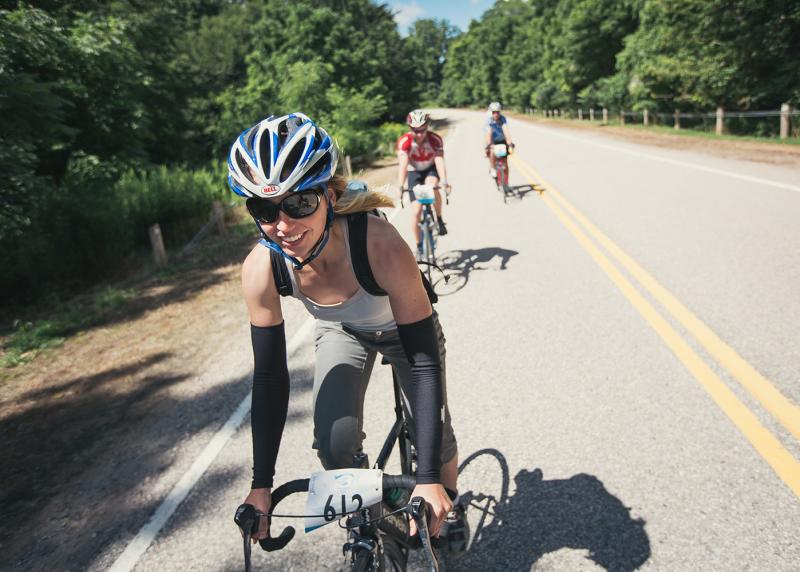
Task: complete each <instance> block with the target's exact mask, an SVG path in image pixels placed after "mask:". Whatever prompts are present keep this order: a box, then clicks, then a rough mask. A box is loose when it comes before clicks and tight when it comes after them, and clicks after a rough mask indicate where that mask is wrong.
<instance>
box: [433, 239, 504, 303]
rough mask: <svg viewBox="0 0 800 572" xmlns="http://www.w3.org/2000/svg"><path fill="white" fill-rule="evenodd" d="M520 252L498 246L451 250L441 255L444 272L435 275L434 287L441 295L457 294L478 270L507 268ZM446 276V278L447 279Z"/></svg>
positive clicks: (440, 260)
mask: <svg viewBox="0 0 800 572" xmlns="http://www.w3.org/2000/svg"><path fill="white" fill-rule="evenodd" d="M517 254H519V252H517V251H516V250H509V249H507V248H500V247H497V246H492V247H487V248H469V249H466V250H449V251H447V252H445V253H443V254H442V255H441V256H440V257H439V265H440V266H441V268H442V273H441V274H440V275H439V277H438V278H436V277H434V281H433V287H434V290H436V293H437V294H438V295H439V296H449V295H451V294H455V293H456V292H458V291H459V290H461V289H462V288H464V287H465V286H466V285H467V282H469V276H470V274H471V273H472V272H474V271H476V270H505V269H506V267H507V266H508V261H509V260H511V258H512V257H513V256H516V255H517ZM445 278H446V280H445Z"/></svg>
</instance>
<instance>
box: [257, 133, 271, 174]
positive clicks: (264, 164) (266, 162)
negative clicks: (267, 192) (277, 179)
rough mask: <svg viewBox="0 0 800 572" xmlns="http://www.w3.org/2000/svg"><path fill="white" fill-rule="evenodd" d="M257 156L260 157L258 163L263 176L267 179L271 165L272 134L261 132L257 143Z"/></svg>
mask: <svg viewBox="0 0 800 572" xmlns="http://www.w3.org/2000/svg"><path fill="white" fill-rule="evenodd" d="M258 156H259V157H260V158H261V160H260V161H259V163H260V164H261V169H262V170H263V171H264V176H265V177H266V178H267V179H269V177H270V175H271V168H270V166H271V165H272V134H271V133H270V132H269V131H264V132H263V133H262V134H261V141H259V143H258Z"/></svg>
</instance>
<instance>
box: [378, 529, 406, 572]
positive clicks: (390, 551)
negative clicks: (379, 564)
mask: <svg viewBox="0 0 800 572" xmlns="http://www.w3.org/2000/svg"><path fill="white" fill-rule="evenodd" d="M407 561H408V554H406V553H405V552H404V550H403V548H402V547H401V546H400V545H399V544H398V543H397V542H396V541H395V540H393V539H391V538H388V537H386V536H384V537H383V568H381V570H385V571H386V572H405V571H406V563H407Z"/></svg>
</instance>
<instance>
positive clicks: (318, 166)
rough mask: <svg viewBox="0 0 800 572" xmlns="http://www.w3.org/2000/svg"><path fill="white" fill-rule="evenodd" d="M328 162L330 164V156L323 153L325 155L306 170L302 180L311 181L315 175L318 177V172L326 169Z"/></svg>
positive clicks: (320, 172)
mask: <svg viewBox="0 0 800 572" xmlns="http://www.w3.org/2000/svg"><path fill="white" fill-rule="evenodd" d="M330 164H331V158H330V155H325V156H324V157H322V158H321V159H320V160H319V161H317V162H316V163H315V164H314V166H313V167H311V168H310V169H309V170H308V172H307V173H306V176H305V177H303V182H304V183H305V182H308V181H313V180H314V179H316V178H317V177H319V176H320V174H322V172H323V171H324V170H325V169H327V168H328V166H330Z"/></svg>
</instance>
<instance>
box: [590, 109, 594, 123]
mask: <svg viewBox="0 0 800 572" xmlns="http://www.w3.org/2000/svg"><path fill="white" fill-rule="evenodd" d="M589 121H594V107H590V108H589Z"/></svg>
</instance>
